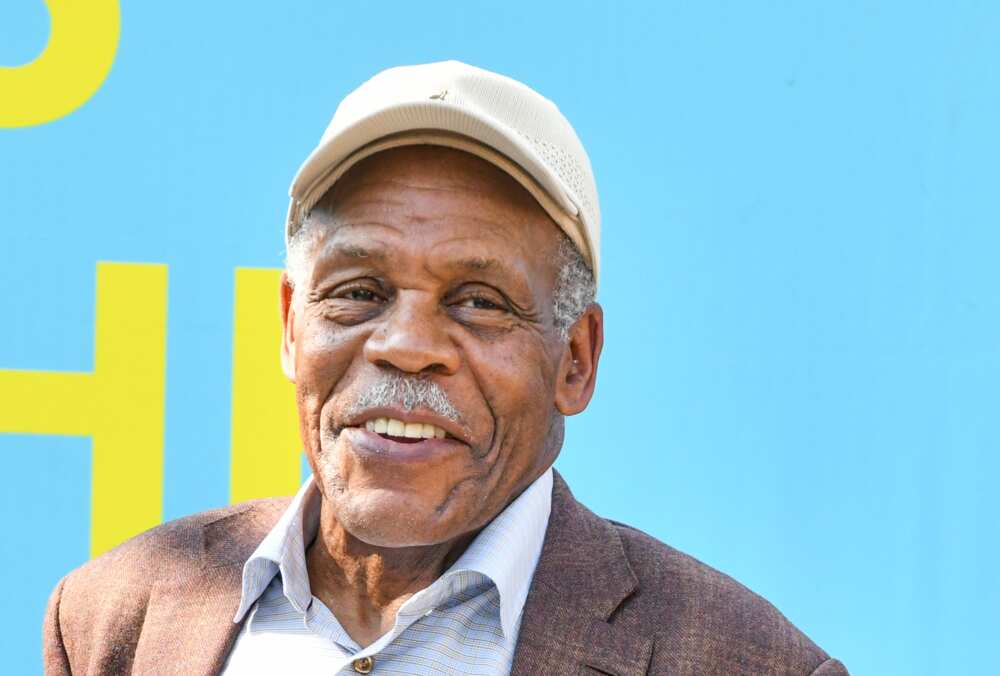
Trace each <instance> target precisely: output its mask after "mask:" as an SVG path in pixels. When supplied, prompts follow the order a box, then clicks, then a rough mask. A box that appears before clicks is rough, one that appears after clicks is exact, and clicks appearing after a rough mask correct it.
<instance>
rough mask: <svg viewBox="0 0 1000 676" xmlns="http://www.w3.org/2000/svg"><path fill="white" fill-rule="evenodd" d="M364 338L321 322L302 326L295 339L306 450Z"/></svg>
mask: <svg viewBox="0 0 1000 676" xmlns="http://www.w3.org/2000/svg"><path fill="white" fill-rule="evenodd" d="M364 340H365V335H364V334H363V333H362V332H361V331H357V330H349V329H334V328H331V327H329V326H328V325H325V324H324V323H323V322H319V321H312V322H306V323H304V326H302V330H301V331H300V332H299V335H298V336H297V337H296V352H295V390H296V399H297V403H298V408H299V421H300V425H301V426H302V436H303V439H302V440H303V442H304V443H305V444H306V447H307V448H309V447H311V446H312V445H313V443H312V441H313V440H312V439H311V437H312V436H313V435H314V434H315V433H316V432H318V430H319V422H320V421H319V418H320V414H321V412H322V409H323V406H324V405H325V404H326V402H327V401H328V400H329V399H330V395H331V394H332V393H334V392H335V391H336V389H337V386H338V384H340V383H342V382H344V380H345V379H344V376H345V375H346V374H347V373H348V372H349V371H350V369H351V366H352V364H354V362H355V360H356V357H357V355H359V354H361V346H362V345H363V344H364Z"/></svg>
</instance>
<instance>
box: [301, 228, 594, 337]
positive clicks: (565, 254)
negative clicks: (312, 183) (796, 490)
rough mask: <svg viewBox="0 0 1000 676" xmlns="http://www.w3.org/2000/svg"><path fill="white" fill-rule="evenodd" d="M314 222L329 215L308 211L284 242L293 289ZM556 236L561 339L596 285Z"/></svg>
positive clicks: (315, 232) (566, 241)
mask: <svg viewBox="0 0 1000 676" xmlns="http://www.w3.org/2000/svg"><path fill="white" fill-rule="evenodd" d="M318 224H327V225H328V224H330V218H329V216H327V215H326V214H322V215H321V216H320V217H319V218H316V216H315V215H314V214H310V215H309V216H308V217H306V219H305V221H304V222H303V223H302V226H301V227H300V228H299V229H298V230H297V231H296V232H295V234H294V235H292V239H291V241H290V242H289V243H288V253H287V256H286V258H285V270H286V271H287V274H288V279H289V280H290V281H291V283H292V287H293V288H294V289H299V288H301V286H300V285H301V284H302V283H304V280H305V272H306V265H307V259H308V257H309V254H310V252H311V251H312V248H313V244H314V243H315V242H316V240H317V239H318V238H319V235H320V233H321V232H322V228H319V227H317V225H318ZM559 235H560V241H559V249H558V251H557V252H556V264H557V265H558V266H559V275H558V277H557V278H556V288H555V292H554V293H553V295H552V301H553V302H552V323H553V325H554V326H555V328H556V331H557V332H558V333H559V338H560V339H561V340H564V341H565V340H567V339H568V338H569V329H570V327H571V326H573V324H574V323H575V322H576V320H577V319H579V318H580V316H581V315H582V314H583V313H584V311H585V310H586V309H587V307H589V306H590V304H591V303H593V302H594V300H595V298H596V295H597V285H596V283H595V281H594V271H593V270H592V269H591V267H590V265H589V264H588V263H587V261H586V259H584V257H583V254H581V253H580V251H579V250H578V249H577V248H576V245H575V244H573V242H572V240H570V238H569V237H568V236H567V235H566V233H564V232H563V231H562V230H560V231H559Z"/></svg>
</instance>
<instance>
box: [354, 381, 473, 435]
mask: <svg viewBox="0 0 1000 676" xmlns="http://www.w3.org/2000/svg"><path fill="white" fill-rule="evenodd" d="M380 406H395V407H398V408H402V409H403V410H404V411H406V412H410V411H413V410H415V409H418V408H422V409H425V410H428V411H430V412H432V413H435V414H437V415H439V416H441V417H443V418H447V419H448V420H451V421H452V422H455V423H460V424H461V422H462V416H461V415H459V413H458V409H457V408H456V407H455V405H454V404H453V403H452V402H451V399H449V398H448V394H447V393H446V392H445V391H444V389H442V388H441V386H440V385H438V384H437V383H435V382H434V381H433V380H427V379H425V378H420V377H418V376H411V375H406V374H402V373H384V374H383V375H381V376H380V377H379V379H378V380H376V381H375V382H373V383H371V384H370V385H369V386H368V387H367V388H366V389H365V390H363V391H362V392H361V393H360V394H359V395H358V397H357V399H355V401H354V402H353V403H352V404H351V405H350V406H348V407H347V412H346V414H345V417H346V418H348V419H349V418H352V417H354V416H356V415H360V414H361V413H363V412H364V411H365V410H367V409H370V408H376V407H380Z"/></svg>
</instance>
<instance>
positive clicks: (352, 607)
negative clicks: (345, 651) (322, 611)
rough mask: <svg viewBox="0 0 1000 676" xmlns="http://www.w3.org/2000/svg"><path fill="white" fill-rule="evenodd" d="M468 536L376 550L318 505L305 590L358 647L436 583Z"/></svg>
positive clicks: (370, 640)
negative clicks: (323, 605)
mask: <svg viewBox="0 0 1000 676" xmlns="http://www.w3.org/2000/svg"><path fill="white" fill-rule="evenodd" d="M474 537H475V534H470V535H467V536H463V537H461V538H459V539H457V540H453V541H450V542H446V543H441V544H437V545H428V546H423V547H399V548H394V547H376V546H373V545H370V544H368V543H365V542H362V541H361V540H358V539H357V538H355V537H354V536H352V535H351V534H350V533H348V532H347V531H346V530H345V529H344V528H343V526H341V525H340V523H339V522H338V521H337V520H336V519H335V518H334V517H333V515H332V514H331V513H329V511H328V509H327V505H326V503H325V502H324V503H323V505H322V507H321V510H320V521H319V530H318V532H317V533H316V539H315V540H314V541H313V543H312V544H311V545H310V546H309V549H308V550H307V552H306V566H307V568H308V571H309V586H310V588H311V590H312V594H313V596H315V597H316V598H318V599H319V600H320V601H322V602H323V603H324V604H325V605H326V606H327V608H329V609H330V610H331V611H332V612H333V614H334V615H335V616H336V617H337V620H338V621H339V622H340V624H341V626H342V627H343V628H344V630H345V631H346V632H347V633H348V635H350V637H351V638H352V639H354V641H356V642H357V643H358V645H360V646H362V647H364V646H367V645H370V644H372V643H374V642H375V641H376V640H378V638H379V637H380V636H382V635H383V634H385V633H387V632H389V631H390V630H391V629H392V626H393V623H394V622H395V619H396V613H397V612H398V611H399V608H400V607H401V606H402V605H403V604H404V603H405V602H406V600H407V599H409V598H410V597H411V596H413V595H414V594H416V593H417V592H418V591H420V590H421V589H425V588H427V587H429V586H430V585H431V583H433V582H434V581H435V580H436V579H437V578H439V577H440V576H441V575H442V574H443V573H444V571H445V570H447V569H448V566H450V565H451V564H452V563H454V562H455V561H456V560H457V559H458V557H459V556H461V555H462V552H464V551H465V549H466V548H467V547H468V546H469V543H470V542H472V540H473V538H474Z"/></svg>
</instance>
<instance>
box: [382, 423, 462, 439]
mask: <svg viewBox="0 0 1000 676" xmlns="http://www.w3.org/2000/svg"><path fill="white" fill-rule="evenodd" d="M365 429H366V430H368V431H369V432H375V433H376V434H387V435H389V436H391V437H407V438H409V439H444V438H445V437H446V436H447V432H445V431H444V430H443V429H441V428H440V427H438V426H437V425H431V424H430V423H408V422H403V421H402V420H396V419H395V418H373V419H372V420H368V421H367V422H365Z"/></svg>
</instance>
